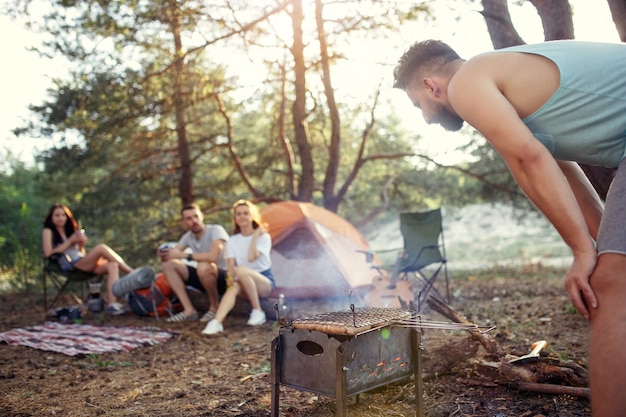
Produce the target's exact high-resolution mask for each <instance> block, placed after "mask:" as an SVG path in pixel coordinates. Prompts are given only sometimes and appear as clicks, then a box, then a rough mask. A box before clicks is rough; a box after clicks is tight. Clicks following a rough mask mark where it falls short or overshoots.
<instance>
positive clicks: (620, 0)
mask: <svg viewBox="0 0 626 417" xmlns="http://www.w3.org/2000/svg"><path fill="white" fill-rule="evenodd" d="M608 2H609V9H611V16H612V17H613V22H615V28H616V29H617V33H618V34H619V39H620V40H621V41H622V42H626V0H608Z"/></svg>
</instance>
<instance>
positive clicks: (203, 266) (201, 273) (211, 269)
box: [196, 262, 217, 282]
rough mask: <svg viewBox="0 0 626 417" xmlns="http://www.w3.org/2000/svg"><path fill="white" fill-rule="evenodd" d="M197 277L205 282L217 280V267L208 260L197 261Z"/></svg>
mask: <svg viewBox="0 0 626 417" xmlns="http://www.w3.org/2000/svg"><path fill="white" fill-rule="evenodd" d="M196 272H197V273H198V278H200V279H201V280H206V281H207V282H217V267H216V266H215V265H214V264H212V263H209V262H198V267H197V268H196Z"/></svg>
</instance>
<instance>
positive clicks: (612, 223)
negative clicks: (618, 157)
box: [597, 158, 626, 255]
mask: <svg viewBox="0 0 626 417" xmlns="http://www.w3.org/2000/svg"><path fill="white" fill-rule="evenodd" d="M597 248H598V255H600V254H602V253H620V254H622V255H626V158H624V159H622V161H621V162H620V164H619V168H618V169H617V173H616V174H615V178H614V179H613V183H612V184H611V188H610V189H609V193H608V195H607V197H606V205H605V207H604V214H603V215H602V221H601V222H600V230H599V231H598V241H597Z"/></svg>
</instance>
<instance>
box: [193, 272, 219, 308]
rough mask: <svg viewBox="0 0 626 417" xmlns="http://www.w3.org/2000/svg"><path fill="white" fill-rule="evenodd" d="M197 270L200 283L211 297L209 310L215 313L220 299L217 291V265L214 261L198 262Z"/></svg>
mask: <svg viewBox="0 0 626 417" xmlns="http://www.w3.org/2000/svg"><path fill="white" fill-rule="evenodd" d="M197 272H198V279H199V280H200V284H201V285H202V288H204V292H206V295H207V297H208V298H209V311H212V312H214V313H215V312H216V311H217V306H218V305H219V301H220V299H219V294H218V292H217V275H218V270H217V265H216V264H214V263H213V262H198V268H197Z"/></svg>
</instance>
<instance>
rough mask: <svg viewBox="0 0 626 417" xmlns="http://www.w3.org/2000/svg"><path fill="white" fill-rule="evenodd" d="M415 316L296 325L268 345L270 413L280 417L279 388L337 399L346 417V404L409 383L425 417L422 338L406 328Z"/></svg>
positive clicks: (387, 313) (382, 311)
mask: <svg viewBox="0 0 626 417" xmlns="http://www.w3.org/2000/svg"><path fill="white" fill-rule="evenodd" d="M415 318H416V312H414V311H411V310H401V309H392V308H370V307H364V308H356V309H355V308H352V309H351V310H346V311H340V312H333V313H324V314H320V315H317V316H313V317H310V318H304V319H298V320H294V321H292V322H290V323H288V324H287V325H284V326H281V328H280V330H279V335H278V337H276V338H275V339H274V340H273V341H272V359H271V362H272V364H271V365H272V410H271V415H272V416H273V417H278V415H279V395H280V385H281V384H282V385H285V386H289V387H292V388H296V389H299V390H304V391H309V392H314V393H317V394H321V395H326V396H330V397H335V398H336V399H337V416H338V417H344V416H346V408H347V398H349V397H352V396H357V400H358V394H360V393H363V392H366V391H369V390H372V389H375V388H378V387H381V386H383V385H387V384H390V383H392V382H396V381H401V380H404V379H408V378H410V377H411V376H412V375H413V377H414V380H415V402H416V404H415V410H416V416H417V417H423V415H424V414H423V410H422V378H421V373H422V372H421V350H422V346H421V333H420V330H419V329H416V328H413V327H410V326H406V325H404V324H405V323H407V322H415Z"/></svg>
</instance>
